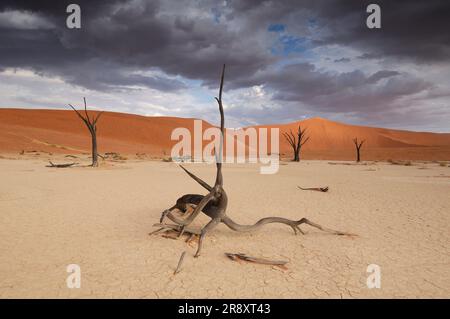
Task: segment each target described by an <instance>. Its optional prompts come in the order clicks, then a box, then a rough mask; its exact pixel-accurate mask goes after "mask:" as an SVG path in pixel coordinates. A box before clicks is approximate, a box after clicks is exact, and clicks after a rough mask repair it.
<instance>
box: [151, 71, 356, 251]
mask: <svg viewBox="0 0 450 319" xmlns="http://www.w3.org/2000/svg"><path fill="white" fill-rule="evenodd" d="M224 74H225V65H224V66H223V69H222V75H221V80H220V89H219V97H218V98H216V101H217V103H218V105H219V111H220V130H221V132H222V134H221V138H220V149H219V155H218V156H217V155H216V170H217V172H216V180H215V182H214V186H210V185H209V184H208V183H206V182H205V181H203V180H202V179H200V178H199V177H197V176H195V175H194V174H192V173H191V172H189V171H188V170H187V169H186V168H184V167H183V166H181V165H180V167H181V168H182V169H183V170H184V171H185V172H186V173H187V174H188V175H189V176H190V177H192V178H193V179H194V180H195V181H196V182H198V183H199V184H200V185H201V186H202V187H203V188H205V189H206V190H207V191H208V194H207V195H199V194H186V195H183V196H182V197H180V198H178V200H177V202H176V203H175V205H174V206H172V207H171V208H169V209H166V210H165V211H163V212H162V214H161V219H160V222H161V224H158V227H160V229H158V231H160V230H161V229H164V228H165V227H166V228H168V229H175V230H178V231H179V232H180V236H181V235H182V234H183V232H184V231H185V230H186V231H187V228H186V227H187V226H188V225H189V224H191V223H192V221H193V220H194V219H195V218H196V217H197V215H198V214H199V213H200V212H203V213H205V214H206V215H207V216H209V217H210V218H211V220H210V221H209V222H208V224H206V226H204V227H203V228H202V229H201V231H200V236H199V241H198V248H197V252H196V254H195V257H198V256H199V255H200V252H201V249H202V243H203V240H204V238H205V235H206V234H207V233H208V232H210V231H211V230H212V229H214V228H215V227H216V226H217V225H218V224H220V223H224V224H225V225H226V226H227V227H228V228H230V229H232V230H234V231H238V232H249V231H255V230H257V229H259V228H260V227H261V226H263V225H266V224H270V223H281V224H285V225H288V226H289V227H291V228H292V230H293V231H294V233H295V234H297V231H298V232H300V233H301V234H304V233H303V231H302V230H301V229H300V227H299V226H300V225H301V224H308V225H310V226H312V227H316V228H318V229H320V230H322V231H326V232H330V233H332V234H335V235H352V234H349V233H344V232H341V231H337V230H332V229H328V228H325V227H322V226H321V225H319V224H316V223H313V222H311V221H309V220H308V219H306V218H302V219H300V220H297V221H296V220H290V219H287V218H283V217H266V218H262V219H260V220H259V221H257V222H256V223H255V224H253V225H241V224H238V223H236V222H234V221H233V220H232V219H231V218H230V217H228V216H227V215H226V210H227V205H228V196H227V193H226V192H225V189H224V188H223V177H222V145H223V135H224V120H225V119H224V113H223V106H222V90H223V80H224ZM191 205H195V209H194V210H193V211H192V210H189V208H190V206H191ZM174 210H178V211H179V212H181V213H182V215H181V216H180V217H177V216H175V215H174V214H173V213H172V211H174ZM166 217H167V218H169V219H170V220H172V221H173V222H174V223H176V225H170V224H168V225H167V226H165V224H163V222H164V219H165V218H166Z"/></svg>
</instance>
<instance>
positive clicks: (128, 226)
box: [0, 158, 450, 298]
mask: <svg viewBox="0 0 450 319" xmlns="http://www.w3.org/2000/svg"><path fill="white" fill-rule="evenodd" d="M343 164H344V163H342V162H341V163H339V164H337V165H331V164H329V163H328V162H326V161H304V162H301V163H283V165H281V166H280V171H279V172H278V174H275V175H261V174H259V169H258V167H257V166H256V165H250V164H249V165H225V167H224V178H225V189H226V190H227V193H228V196H229V206H228V215H229V216H231V217H232V218H233V219H234V220H235V221H237V222H239V223H254V222H255V221H256V220H258V219H260V218H262V217H266V216H277V215H278V216H283V217H286V218H291V219H296V220H298V219H300V218H301V217H307V218H309V219H311V220H312V221H315V222H318V223H321V224H322V225H324V226H327V227H330V228H336V229H340V230H344V231H349V232H353V233H356V234H358V235H359V236H358V237H356V238H350V237H343V236H335V235H330V234H327V233H322V232H320V231H318V230H316V229H314V228H310V227H309V226H302V229H303V230H304V231H305V232H306V235H298V236H294V235H293V232H292V230H291V229H290V228H289V227H287V226H285V225H277V224H271V225H267V226H265V228H263V229H262V230H260V231H258V232H255V233H235V232H233V231H231V230H230V229H228V228H227V227H226V226H224V225H220V226H219V227H217V228H216V229H215V230H214V231H213V232H212V233H211V234H210V235H209V236H208V237H207V238H206V239H205V242H204V247H203V252H202V255H201V256H200V257H199V258H193V254H194V252H195V249H196V244H195V242H194V243H191V245H189V244H187V243H185V241H184V240H182V239H179V240H173V239H168V238H165V237H163V236H161V235H153V236H149V232H150V231H152V230H154V228H153V227H152V225H153V224H154V223H156V222H158V219H159V216H160V213H161V211H163V210H164V209H165V208H167V207H169V206H171V205H172V204H173V203H174V202H175V200H176V199H177V198H178V197H179V196H181V195H182V194H185V193H204V191H203V189H202V188H200V186H199V185H197V184H196V183H195V182H194V181H193V180H192V179H190V178H189V177H188V176H187V175H186V174H185V173H184V172H183V171H182V170H181V169H180V168H179V167H177V165H176V164H174V163H164V162H156V161H155V162H150V161H142V162H138V161H127V162H125V163H110V164H103V165H102V167H100V168H97V169H92V168H89V167H74V168H69V169H55V168H47V167H45V165H46V162H45V161H44V159H42V158H34V159H33V158H28V159H7V158H3V159H0V181H1V182H0V297H3V298H5V297H26V298H28V297H31V298H34V297H56V298H60V297H68V298H85V297H106V298H108V297H137V298H141V297H142V298H185V297H186V298H196V297H198V298H204V297H207V298H222V297H227V298H235V297H243V298H249V297H255V298H263V297H268V298H302V297H332V298H358V297H369V298H372V297H375V298H377V297H411V298H414V297H446V298H448V297H450V196H449V194H450V168H449V167H447V166H445V167H443V166H440V165H438V164H437V163H428V164H423V163H413V165H412V166H403V165H392V164H389V163H367V165H343ZM188 167H189V168H190V169H191V170H192V171H193V172H195V173H197V174H198V175H199V176H201V177H202V178H204V179H205V180H206V181H210V182H211V183H212V182H213V180H214V173H215V167H214V166H213V165H206V164H192V165H189V166H188ZM297 185H301V186H303V187H312V186H325V185H328V186H329V187H330V191H329V192H328V193H320V192H314V191H301V190H299V189H297ZM207 220H208V219H207V217H205V216H202V217H201V218H200V220H198V221H197V222H196V226H200V225H202V224H205V223H206V222H207ZM185 250H186V251H187V254H186V257H185V260H184V263H183V265H182V269H181V272H180V273H178V274H177V275H174V274H173V272H174V269H175V268H176V265H177V263H178V260H179V257H180V254H181V253H182V252H183V251H185ZM226 252H231V253H238V252H242V253H247V254H249V255H252V256H258V257H267V258H271V259H283V260H289V262H288V264H287V269H284V270H283V269H280V268H277V267H273V266H267V265H260V264H251V263H246V262H236V261H232V260H229V259H228V258H226V257H225V255H224V253H226ZM69 264H78V265H79V266H80V267H81V288H79V289H69V288H67V284H66V278H67V276H68V275H69V273H67V272H66V267H67V265H69ZM369 264H377V265H379V266H380V267H381V268H380V269H381V288H380V289H377V288H374V289H368V287H367V284H366V280H367V277H368V276H369V273H368V272H367V266H368V265H369Z"/></svg>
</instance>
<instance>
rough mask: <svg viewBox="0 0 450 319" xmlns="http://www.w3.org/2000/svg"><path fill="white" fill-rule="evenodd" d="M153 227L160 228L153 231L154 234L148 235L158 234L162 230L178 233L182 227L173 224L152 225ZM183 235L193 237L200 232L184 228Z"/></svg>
mask: <svg viewBox="0 0 450 319" xmlns="http://www.w3.org/2000/svg"><path fill="white" fill-rule="evenodd" d="M153 227H160V228H159V229H157V230H155V231H154V232H151V233H150V234H149V235H153V234H156V233H159V232H161V231H163V230H166V231H167V230H175V231H178V232H180V231H181V229H182V226H180V225H174V224H154V225H153ZM183 233H185V234H188V235H189V234H193V235H200V230H198V229H194V228H190V227H185V228H184V230H183Z"/></svg>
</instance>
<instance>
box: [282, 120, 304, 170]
mask: <svg viewBox="0 0 450 319" xmlns="http://www.w3.org/2000/svg"><path fill="white" fill-rule="evenodd" d="M305 132H306V128H305V129H303V130H302V128H301V126H300V125H299V126H298V129H297V134H294V133H292V130H290V131H289V133H287V132H284V133H283V136H284V138H285V139H286V140H287V141H288V143H289V145H291V147H292V150H293V151H294V159H293V161H294V162H300V151H301V149H302V146H303V144H305V143H306V142H308V140H309V136H306V134H305Z"/></svg>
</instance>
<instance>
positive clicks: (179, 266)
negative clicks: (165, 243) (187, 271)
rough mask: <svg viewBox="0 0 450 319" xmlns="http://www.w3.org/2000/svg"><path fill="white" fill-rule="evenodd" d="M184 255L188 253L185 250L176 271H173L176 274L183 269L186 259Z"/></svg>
mask: <svg viewBox="0 0 450 319" xmlns="http://www.w3.org/2000/svg"><path fill="white" fill-rule="evenodd" d="M184 255H186V252H185V251H183V253H182V254H181V256H180V260H178V265H177V269H175V271H174V272H173V274H174V275H176V274H178V273H179V272H180V270H181V265H182V264H183V260H184Z"/></svg>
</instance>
